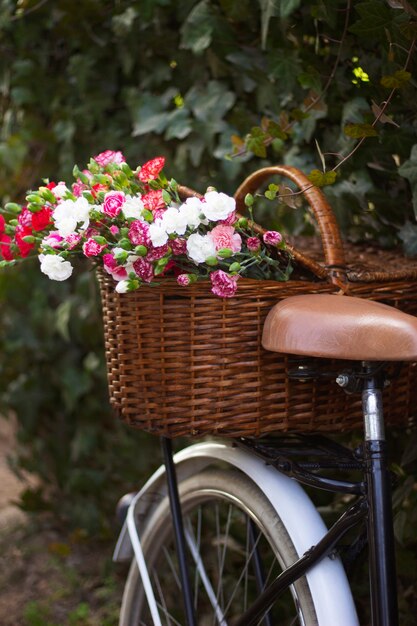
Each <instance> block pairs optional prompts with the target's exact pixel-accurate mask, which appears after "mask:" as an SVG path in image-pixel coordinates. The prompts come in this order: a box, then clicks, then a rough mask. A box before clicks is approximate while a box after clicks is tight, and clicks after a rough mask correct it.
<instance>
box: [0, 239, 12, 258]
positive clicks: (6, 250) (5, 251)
mask: <svg viewBox="0 0 417 626" xmlns="http://www.w3.org/2000/svg"><path fill="white" fill-rule="evenodd" d="M11 242H12V240H11V238H10V237H9V235H0V255H1V256H2V257H3V259H4V260H5V261H13V254H12V251H11V248H10V245H9V244H10V243H11Z"/></svg>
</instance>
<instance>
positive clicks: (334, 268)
mask: <svg viewBox="0 0 417 626" xmlns="http://www.w3.org/2000/svg"><path fill="white" fill-rule="evenodd" d="M277 174H278V175H280V176H285V177H286V178H289V179H290V180H291V181H293V182H294V183H295V184H296V185H297V186H298V187H299V188H300V189H301V191H302V192H303V195H304V196H305V198H306V199H307V201H308V203H309V205H310V208H311V210H312V212H313V214H314V216H315V218H316V220H317V223H318V226H319V230H320V235H321V240H322V244H323V252H324V259H325V265H322V264H320V263H317V261H314V260H313V259H310V258H309V257H308V256H307V255H305V254H303V253H302V252H299V250H297V249H296V248H294V247H293V246H290V245H289V244H287V249H288V250H289V251H290V252H291V254H292V256H293V257H294V259H295V260H296V261H297V262H298V263H300V264H301V265H303V266H304V267H305V268H307V269H308V270H310V271H311V272H312V273H313V274H315V275H316V276H317V277H318V278H322V279H327V280H329V281H330V282H332V283H334V284H335V285H337V286H338V287H340V288H341V289H342V290H343V291H345V290H346V288H347V287H346V263H345V255H344V251H343V243H342V239H341V236H340V231H339V227H338V224H337V222H336V218H335V215H334V213H333V210H332V208H331V206H330V204H329V203H328V201H327V199H326V197H325V195H324V194H323V192H322V191H321V190H320V189H319V188H318V187H315V186H314V185H312V183H311V182H310V181H309V179H308V178H307V176H306V175H305V174H303V172H301V171H300V170H298V169H297V168H295V167H290V166H287V165H273V166H271V167H264V168H262V169H260V170H257V171H256V172H254V173H253V174H251V175H250V176H248V177H247V178H246V179H245V180H244V181H243V183H242V184H241V185H240V186H239V187H238V189H237V191H236V193H235V199H236V206H237V209H238V210H239V211H242V210H244V209H245V196H246V194H247V193H254V192H255V191H256V190H257V189H258V188H259V187H260V185H261V184H262V183H263V182H264V181H265V180H266V179H268V178H270V177H271V176H274V175H277ZM178 193H179V195H180V197H182V198H190V197H197V198H202V197H203V196H202V195H201V194H199V193H198V192H196V191H194V190H193V189H190V188H189V187H185V186H184V185H179V186H178ZM238 217H240V215H239V214H238ZM251 226H252V227H253V229H254V230H255V232H257V233H259V234H262V233H264V232H265V229H264V228H263V227H262V226H260V225H259V224H256V222H251Z"/></svg>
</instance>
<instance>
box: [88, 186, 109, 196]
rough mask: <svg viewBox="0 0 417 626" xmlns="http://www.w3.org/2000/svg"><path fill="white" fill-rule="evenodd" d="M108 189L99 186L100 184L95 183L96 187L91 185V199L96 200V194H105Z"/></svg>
mask: <svg viewBox="0 0 417 626" xmlns="http://www.w3.org/2000/svg"><path fill="white" fill-rule="evenodd" d="M108 189H109V188H108V187H107V186H106V185H101V184H100V183H97V185H93V186H92V187H91V195H92V196H93V198H97V194H99V193H100V191H103V192H106V191H108Z"/></svg>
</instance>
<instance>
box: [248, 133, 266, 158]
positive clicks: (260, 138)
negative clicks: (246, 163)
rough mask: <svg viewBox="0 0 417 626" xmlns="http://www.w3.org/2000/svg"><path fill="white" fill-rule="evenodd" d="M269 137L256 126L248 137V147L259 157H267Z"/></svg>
mask: <svg viewBox="0 0 417 626" xmlns="http://www.w3.org/2000/svg"><path fill="white" fill-rule="evenodd" d="M267 139H268V135H267V134H266V133H265V132H264V131H263V130H262V129H261V128H259V127H257V126H254V127H253V128H252V130H251V132H250V134H249V135H248V136H247V137H246V147H247V149H248V150H249V151H250V152H253V154H255V155H256V156H258V157H261V158H264V157H266V146H265V141H266V140H267Z"/></svg>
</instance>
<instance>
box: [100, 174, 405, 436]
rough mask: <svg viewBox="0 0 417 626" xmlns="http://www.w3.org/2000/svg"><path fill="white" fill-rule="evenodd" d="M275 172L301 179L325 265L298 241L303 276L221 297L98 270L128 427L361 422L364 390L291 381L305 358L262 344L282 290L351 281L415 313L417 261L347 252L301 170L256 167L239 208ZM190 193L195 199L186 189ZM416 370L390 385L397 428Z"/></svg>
mask: <svg viewBox="0 0 417 626" xmlns="http://www.w3.org/2000/svg"><path fill="white" fill-rule="evenodd" d="M273 174H279V175H284V176H286V177H288V178H290V179H291V180H292V181H294V182H295V183H297V184H298V185H299V187H300V189H302V190H303V191H304V195H305V197H306V198H307V200H308V203H309V205H310V208H311V210H312V212H313V213H314V215H315V217H316V219H317V222H318V225H319V230H320V234H321V240H322V244H323V251H324V263H323V262H319V261H318V260H317V259H316V258H314V256H315V255H312V256H307V255H305V254H303V253H301V252H300V251H299V250H298V249H296V248H294V247H292V248H291V249H292V253H293V255H294V259H295V261H296V263H297V268H298V275H299V276H300V279H298V280H290V281H288V282H286V283H277V282H273V281H258V280H251V279H240V280H239V289H238V292H237V294H236V296H235V297H234V298H231V299H225V300H222V299H219V298H216V297H214V296H213V295H212V294H211V292H210V286H209V285H208V284H205V283H197V284H194V285H191V286H189V287H186V288H184V287H180V286H178V285H177V284H176V283H175V282H174V281H173V282H172V283H171V282H165V283H164V285H163V286H161V287H160V288H158V287H141V288H140V290H138V291H135V292H131V293H128V294H118V293H117V292H116V291H115V290H114V282H113V280H112V279H111V278H110V277H108V276H105V275H104V273H102V272H99V283H100V289H101V296H102V305H103V318H104V331H105V346H106V356H107V367H108V379H109V390H110V399H111V403H112V405H113V407H114V409H115V410H116V412H117V413H118V415H119V416H120V417H121V419H123V420H124V421H125V422H126V423H127V424H129V425H131V426H134V427H136V428H140V429H142V430H146V431H148V432H151V433H154V434H157V435H164V436H168V437H179V436H203V435H222V436H227V437H240V436H245V437H253V436H260V435H264V434H267V433H273V432H278V431H281V432H282V431H294V432H313V431H314V432H340V431H348V430H352V429H354V428H356V427H358V426H360V425H361V422H362V416H361V400H360V397H359V398H357V397H356V396H348V395H346V394H345V393H344V392H343V391H342V390H341V389H340V388H338V387H337V385H336V384H335V383H334V380H333V379H328V378H317V379H315V380H309V381H304V382H300V381H296V380H293V379H289V378H288V376H287V374H288V371H289V370H290V369H291V368H294V366H295V365H296V359H295V358H293V357H289V356H286V355H278V354H276V353H271V352H267V351H265V350H264V349H263V348H262V346H261V343H260V341H261V335H262V326H263V322H264V319H265V317H266V315H267V313H268V311H269V310H270V308H271V307H272V306H273V305H274V304H275V303H276V302H277V301H279V300H280V299H282V298H286V297H288V296H292V295H296V294H306V293H335V292H338V291H339V292H340V289H341V288H342V289H343V291H345V292H347V293H350V294H352V295H356V296H361V297H365V298H372V299H375V300H379V301H381V302H385V303H387V304H391V305H393V306H395V307H398V308H400V309H402V310H404V311H407V312H408V313H411V314H417V268H416V267H415V266H413V265H412V264H410V263H408V264H405V262H403V263H402V267H401V270H397V269H396V267H395V268H394V269H392V270H390V269H389V268H390V266H391V267H392V257H389V255H388V256H384V253H382V252H378V255H379V256H378V259H377V262H376V269H374V268H373V267H372V266H371V265H370V264H369V262H368V259H369V250H366V249H360V251H359V252H358V251H357V250H356V252H355V251H354V250H355V249H354V248H350V247H349V248H347V249H345V248H344V247H343V245H342V242H341V239H340V235H339V230H338V227H337V224H336V221H335V218H334V215H333V213H332V211H331V208H330V206H329V205H328V203H327V201H326V199H325V197H324V195H323V194H322V193H321V191H320V190H319V189H317V188H314V187H312V186H311V184H310V182H309V181H308V179H307V178H306V177H305V176H304V175H303V174H302V173H301V172H299V171H298V170H295V169H294V168H289V167H283V166H276V167H273V168H266V169H264V170H260V171H258V172H256V173H255V174H253V175H252V176H251V177H249V178H248V179H247V180H246V181H245V182H244V183H243V185H241V187H240V188H239V189H238V191H237V193H236V199H237V204H238V208H242V205H243V198H244V196H245V195H246V193H248V192H249V191H251V192H252V191H254V190H255V189H256V188H257V187H259V185H260V184H261V183H262V182H263V181H264V180H265V179H266V178H268V177H269V176H271V175H273ZM181 192H182V194H183V195H184V196H189V195H190V194H193V195H195V192H192V191H191V190H189V189H187V188H185V187H184V188H181ZM258 228H259V230H262V229H261V227H258ZM345 253H346V256H347V258H348V264H346V261H345ZM371 259H372V257H371ZM394 262H395V263H398V259H396V258H394ZM390 264H391V265H390ZM381 267H383V268H384V271H381V270H380V269H378V268H381ZM303 274H304V275H305V277H304V278H302V276H303ZM415 366H416V364H414V363H413V364H406V365H404V366H403V367H402V369H401V371H400V373H399V375H398V377H397V378H396V380H395V381H394V382H393V384H392V386H391V387H388V388H387V389H386V390H385V392H384V396H385V397H384V401H385V405H384V406H385V414H386V420H387V423H388V424H389V425H392V426H407V425H413V422H414V421H415V420H417V385H416V384H415V375H416V372H417V370H416V367H415ZM314 367H315V369H319V370H320V369H324V370H328V369H329V368H330V367H331V368H334V369H335V371H339V370H340V362H339V363H336V362H333V363H329V362H328V361H327V362H324V361H322V360H315V362H314Z"/></svg>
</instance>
